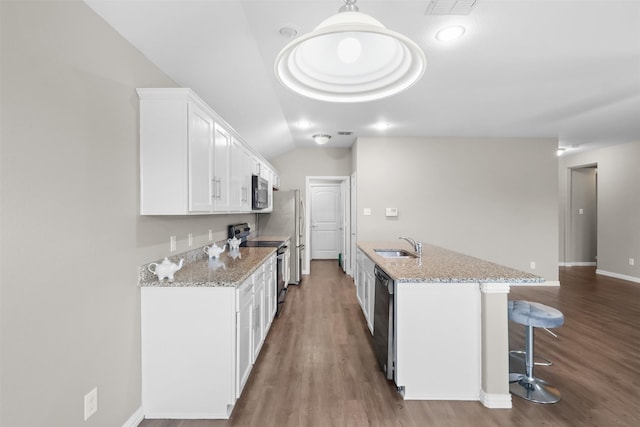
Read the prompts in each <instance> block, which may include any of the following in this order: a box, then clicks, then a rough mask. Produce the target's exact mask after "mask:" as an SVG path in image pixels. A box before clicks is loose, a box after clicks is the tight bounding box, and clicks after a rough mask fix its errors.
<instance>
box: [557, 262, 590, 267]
mask: <svg viewBox="0 0 640 427" xmlns="http://www.w3.org/2000/svg"><path fill="white" fill-rule="evenodd" d="M597 265H598V263H596V262H583V261H574V262H561V263H560V267H595V266H597Z"/></svg>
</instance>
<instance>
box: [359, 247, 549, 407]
mask: <svg viewBox="0 0 640 427" xmlns="http://www.w3.org/2000/svg"><path fill="white" fill-rule="evenodd" d="M358 249H359V253H358V263H359V266H358V274H357V275H356V282H357V283H356V284H357V286H358V299H359V300H360V302H361V305H362V306H363V311H364V313H365V318H367V320H368V323H369V324H370V328H371V324H372V323H373V318H374V317H375V313H374V311H377V310H375V309H374V304H373V300H374V299H375V292H373V289H375V288H374V286H373V284H372V283H371V282H372V280H373V278H372V275H373V273H372V272H371V266H373V265H375V266H377V267H378V268H379V269H381V270H382V271H383V272H384V273H386V275H388V276H389V278H390V279H392V280H393V293H394V297H393V309H392V310H391V312H392V313H393V314H392V319H393V322H392V324H393V337H394V338H393V344H392V351H393V358H394V363H395V366H394V372H393V380H394V381H395V383H396V385H397V386H398V390H399V391H400V392H401V393H402V394H403V396H404V398H405V399H418V400H479V401H480V402H482V404H483V405H485V406H487V407H489V408H510V407H511V395H510V394H509V379H508V377H509V373H508V370H509V366H508V349H509V348H508V347H509V346H508V320H507V294H508V292H509V287H510V284H514V283H531V284H536V283H540V282H543V281H544V279H543V278H541V277H538V276H535V275H532V274H529V273H525V272H522V271H518V270H516V269H513V268H509V267H505V266H501V265H498V264H495V263H492V262H488V261H484V260H481V259H478V258H474V257H470V256H467V255H463V254H460V253H457V252H453V251H450V250H447V249H443V248H440V247H437V246H431V245H423V253H422V256H421V257H420V256H416V257H411V256H409V257H400V258H386V257H383V256H381V255H379V254H378V253H377V252H376V251H375V250H376V249H403V250H406V251H408V252H413V248H411V247H410V246H409V245H408V244H407V243H404V242H400V241H395V242H358ZM361 265H362V268H361ZM361 276H364V278H362V277H361ZM363 284H364V286H367V287H368V289H365V290H364V291H362V292H360V287H361V286H362V285H363ZM361 296H362V298H361ZM372 332H373V330H372Z"/></svg>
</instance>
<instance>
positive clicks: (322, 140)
mask: <svg viewBox="0 0 640 427" xmlns="http://www.w3.org/2000/svg"><path fill="white" fill-rule="evenodd" d="M312 138H313V140H314V141H315V142H316V144H319V145H324V144H326V143H327V142H329V140H330V139H331V135H327V134H326V133H317V134H315V135H313V136H312Z"/></svg>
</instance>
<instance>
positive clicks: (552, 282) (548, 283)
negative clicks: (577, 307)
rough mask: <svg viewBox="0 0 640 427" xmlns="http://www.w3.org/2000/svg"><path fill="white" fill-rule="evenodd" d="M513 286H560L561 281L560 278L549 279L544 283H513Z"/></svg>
mask: <svg viewBox="0 0 640 427" xmlns="http://www.w3.org/2000/svg"><path fill="white" fill-rule="evenodd" d="M511 286H519V287H525V286H560V281H558V280H547V281H545V282H542V283H511Z"/></svg>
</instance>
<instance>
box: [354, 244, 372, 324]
mask: <svg viewBox="0 0 640 427" xmlns="http://www.w3.org/2000/svg"><path fill="white" fill-rule="evenodd" d="M356 259H357V270H356V295H357V297H358V302H359V303H360V308H362V313H363V314H364V317H365V319H366V320H367V326H368V327H369V331H370V332H371V333H373V305H374V303H375V286H376V281H375V264H374V262H373V261H371V259H369V257H368V256H366V255H365V254H364V253H363V252H362V251H361V250H360V249H358V253H357V256H356Z"/></svg>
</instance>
